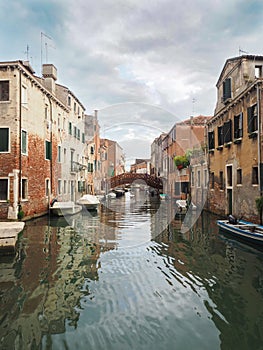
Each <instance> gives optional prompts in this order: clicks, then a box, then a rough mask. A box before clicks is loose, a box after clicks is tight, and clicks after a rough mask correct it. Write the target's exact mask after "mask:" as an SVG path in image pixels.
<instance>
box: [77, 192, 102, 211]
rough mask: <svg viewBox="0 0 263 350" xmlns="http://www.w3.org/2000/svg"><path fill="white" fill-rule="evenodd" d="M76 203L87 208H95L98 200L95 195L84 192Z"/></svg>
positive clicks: (98, 202)
mask: <svg viewBox="0 0 263 350" xmlns="http://www.w3.org/2000/svg"><path fill="white" fill-rule="evenodd" d="M77 204H79V205H82V206H83V207H85V208H86V209H88V210H97V209H98V205H99V204H100V201H99V199H98V197H97V196H94V195H92V194H84V195H83V196H82V197H81V198H80V199H79V200H78V201H77Z"/></svg>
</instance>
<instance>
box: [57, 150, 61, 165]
mask: <svg viewBox="0 0 263 350" xmlns="http://www.w3.org/2000/svg"><path fill="white" fill-rule="evenodd" d="M58 162H59V163H61V146H58Z"/></svg>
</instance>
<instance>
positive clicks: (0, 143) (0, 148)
mask: <svg viewBox="0 0 263 350" xmlns="http://www.w3.org/2000/svg"><path fill="white" fill-rule="evenodd" d="M0 152H9V128H0Z"/></svg>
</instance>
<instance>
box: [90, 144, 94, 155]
mask: <svg viewBox="0 0 263 350" xmlns="http://www.w3.org/2000/svg"><path fill="white" fill-rule="evenodd" d="M90 154H94V147H93V146H91V147H90Z"/></svg>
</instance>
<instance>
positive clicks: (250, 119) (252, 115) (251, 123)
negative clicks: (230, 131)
mask: <svg viewBox="0 0 263 350" xmlns="http://www.w3.org/2000/svg"><path fill="white" fill-rule="evenodd" d="M257 129H258V109H257V105H256V104H255V105H253V106H251V107H248V109H247V131H248V133H252V132H254V131H256V130H257Z"/></svg>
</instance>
